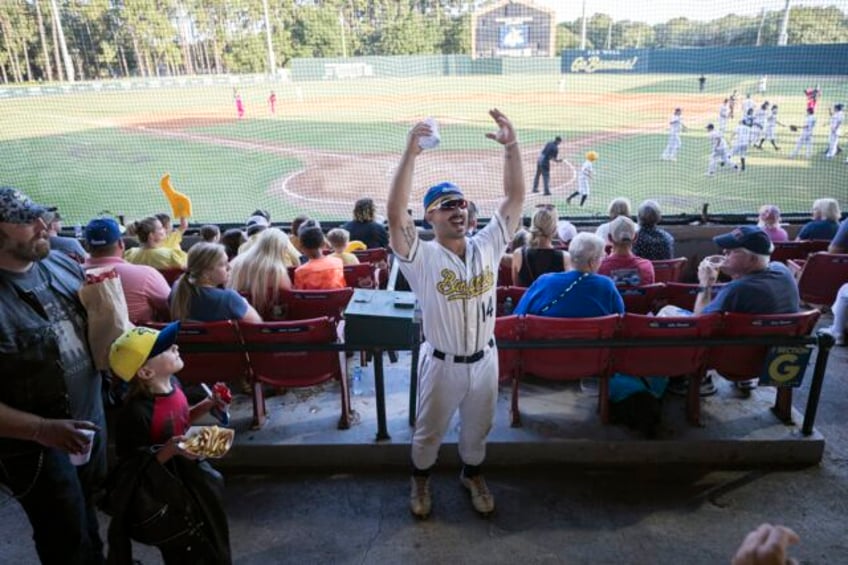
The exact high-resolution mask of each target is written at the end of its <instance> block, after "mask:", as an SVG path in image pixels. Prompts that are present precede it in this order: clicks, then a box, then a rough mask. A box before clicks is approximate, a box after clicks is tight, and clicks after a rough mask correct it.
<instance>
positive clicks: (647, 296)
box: [617, 283, 665, 314]
mask: <svg viewBox="0 0 848 565" xmlns="http://www.w3.org/2000/svg"><path fill="white" fill-rule="evenodd" d="M664 287H665V285H664V284H663V283H654V284H646V285H642V286H619V287H617V288H618V293H619V294H621V298H622V300H624V311H625V312H632V313H633V314H647V313H648V312H652V311H653V310H654V303H655V302H656V301H657V300H658V299H659V297H660V293H661V292H662V290H663V288H664Z"/></svg>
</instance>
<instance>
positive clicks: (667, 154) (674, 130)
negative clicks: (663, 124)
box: [661, 108, 686, 161]
mask: <svg viewBox="0 0 848 565" xmlns="http://www.w3.org/2000/svg"><path fill="white" fill-rule="evenodd" d="M682 114H683V110H681V109H680V108H675V109H674V114H672V116H671V120H669V122H668V145H666V147H665V151H663V154H662V157H661V159H662V160H663V161H677V151H678V150H679V149H680V130H681V129H682V130H683V131H686V126H684V125H683V119H682V117H681V116H682Z"/></svg>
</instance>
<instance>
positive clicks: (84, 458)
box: [69, 429, 95, 467]
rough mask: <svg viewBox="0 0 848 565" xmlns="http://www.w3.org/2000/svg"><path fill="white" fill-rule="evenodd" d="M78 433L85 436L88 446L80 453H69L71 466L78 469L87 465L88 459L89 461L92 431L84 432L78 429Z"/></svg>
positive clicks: (92, 438)
mask: <svg viewBox="0 0 848 565" xmlns="http://www.w3.org/2000/svg"><path fill="white" fill-rule="evenodd" d="M77 431H78V432H82V433H84V434H85V436H86V438H88V444H86V445H87V447H86V449H85V451H83V452H80V453H70V454H69V457H70V458H71V464H72V465H76V466H77V467H79V466H80V465H85V464H86V463H88V461H89V459H91V449H92V447H94V433H95V431H94V430H86V429H79V430H77Z"/></svg>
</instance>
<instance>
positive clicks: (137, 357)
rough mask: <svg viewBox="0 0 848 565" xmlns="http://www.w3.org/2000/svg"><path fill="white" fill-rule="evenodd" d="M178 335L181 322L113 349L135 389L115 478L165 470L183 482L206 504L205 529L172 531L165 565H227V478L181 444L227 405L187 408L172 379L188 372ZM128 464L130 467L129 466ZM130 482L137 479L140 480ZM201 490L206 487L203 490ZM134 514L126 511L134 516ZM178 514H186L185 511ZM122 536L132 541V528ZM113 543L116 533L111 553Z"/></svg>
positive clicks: (212, 400)
mask: <svg viewBox="0 0 848 565" xmlns="http://www.w3.org/2000/svg"><path fill="white" fill-rule="evenodd" d="M179 329H180V322H174V323H172V324H169V325H167V326H165V327H164V328H163V329H162V330H155V329H152V328H147V327H142V326H138V327H135V328H132V329H130V330H128V331H126V332H124V333H123V334H122V335H121V336H120V337H119V338H118V339H116V340H115V342H114V343H113V344H112V347H111V349H110V352H109V365H110V366H111V369H112V372H113V373H114V374H115V375H117V376H118V377H120V378H121V379H123V380H124V381H126V382H128V383H129V392H128V394H127V399H126V402H125V405H124V407H123V409H122V411H121V413H120V414H119V416H118V422H117V434H116V449H117V454H118V458H119V460H120V461H119V468H118V469H117V470H116V472H117V471H121V470H122V468H123V473H122V475H121V479H120V480H121V481H123V482H126V481H127V480H131V479H127V475H126V473H127V468H129V469H132V468H137V469H148V467H149V466H150V465H161V466H163V467H165V468H166V469H167V471H168V473H169V474H170V475H171V476H173V477H175V478H176V480H178V481H180V482H181V483H182V484H181V487H182V488H183V489H185V490H186V491H191V494H192V496H193V497H195V498H196V497H198V496H199V497H201V498H202V499H203V503H202V504H198V505H196V506H195V508H194V510H195V512H196V513H197V514H199V515H197V516H196V517H195V520H196V523H198V524H202V527H199V528H188V529H186V531H183V532H174V534H175V535H177V534H179V535H178V538H177V539H178V540H179V542H177V539H174V540H170V541H168V542H167V543H163V544H161V545H160V544H155V543H154V544H153V545H156V546H157V547H158V548H159V550H160V551H161V553H162V557H163V559H164V561H165V563H196V562H198V561H197V559H198V557H200V556H202V559H201V561H202V562H204V563H206V562H209V563H218V562H227V563H228V562H229V560H230V546H229V529H228V525H227V518H226V514H224V510H223V501H222V500H221V493H222V488H223V481H222V479H221V475H220V474H219V473H218V472H217V471H215V470H214V469H213V468H212V467H211V466H210V465H209V464H208V463H207V462H206V461H204V460H198V459H197V457H196V456H195V455H193V454H191V453H190V452H188V451H186V450H185V449H184V448H183V447H182V445H183V443H182V442H184V441H185V440H187V439H188V438H187V437H186V435H185V434H186V432H187V431H188V428H189V426H190V425H191V423H192V422H194V421H195V420H197V419H198V418H199V417H200V416H202V415H204V414H206V413H208V412H209V410H210V409H212V408H214V407H215V406H216V405H218V404H220V403H221V400H220V399H219V398H218V396H217V394H216V395H214V396H210V397H209V398H206V399H204V400H202V401H200V402H198V403H197V404H195V405H194V406H189V403H188V400H187V398H186V396H185V394H184V393H183V390H182V387H181V386H180V383H179V381H178V380H177V378H176V377H175V376H174V374H175V373H178V372H179V371H180V370H181V369H182V368H183V360H182V358H181V357H180V351H179V347H178V346H177V345H176V340H177V334H178V333H179ZM151 456H152V458H153V460H151V459H150V457H151ZM127 462H131V463H130V464H129V465H125V464H123V463H127ZM153 471H154V472H155V471H156V469H153ZM142 472H147V473H150V470H149V469H148V470H147V471H136V473H142ZM130 473H132V471H130ZM153 474H155V473H153ZM153 474H151V475H149V476H152V475H153ZM131 476H133V477H134V478H135V475H131ZM198 477H199V478H198ZM138 480H139V481H141V480H142V479H138ZM199 483H206V484H205V485H203V487H202V488H198V486H199ZM133 504H136V502H134V501H133V500H131V501H129V502H128V503H127V507H128V508H129V507H131V506H132V505H133ZM128 508H125V509H124V510H123V511H124V512H129V511H130V510H129V509H128ZM201 509H202V510H201ZM210 509H211V510H210ZM174 511H176V512H185V511H186V509H175V510H174ZM119 515H123V514H122V511H121V509H116V512H115V519H119V518H118V516H119ZM163 520H164V518H163ZM123 535H124V536H132V537H134V536H133V530H132V529H131V528H130V529H129V531H125V532H123ZM112 536H113V532H112V529H111V527H110V552H111V551H112V548H111V546H112V545H113V544H112V541H113V540H112ZM134 539H135V537H134ZM124 541H125V540H124ZM138 541H143V540H138ZM114 545H115V547H116V551H122V550H126V547H127V544H126V543H120V540H118V541H116V543H115V544H114ZM118 548H122V549H118ZM124 557H125V556H124Z"/></svg>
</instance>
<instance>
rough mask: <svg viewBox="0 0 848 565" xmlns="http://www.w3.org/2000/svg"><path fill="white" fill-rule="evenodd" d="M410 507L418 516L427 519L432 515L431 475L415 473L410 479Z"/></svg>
mask: <svg viewBox="0 0 848 565" xmlns="http://www.w3.org/2000/svg"><path fill="white" fill-rule="evenodd" d="M409 484H410V486H411V489H410V493H409V509H410V510H411V511H412V513H413V514H414V515H415V517H416V518H421V519H422V520H423V519H426V518H427V517H429V516H430V510H431V509H432V507H433V500H432V498H431V497H430V477H418V476H415V475H413V476H412V477H410V479H409Z"/></svg>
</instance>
